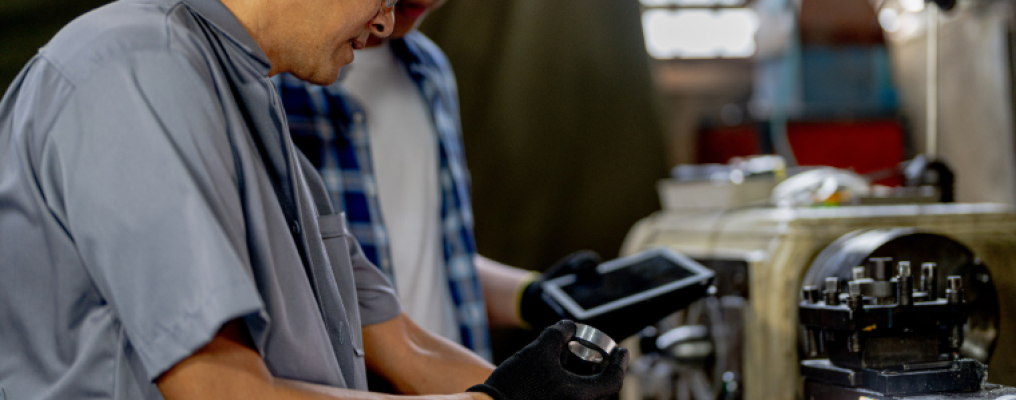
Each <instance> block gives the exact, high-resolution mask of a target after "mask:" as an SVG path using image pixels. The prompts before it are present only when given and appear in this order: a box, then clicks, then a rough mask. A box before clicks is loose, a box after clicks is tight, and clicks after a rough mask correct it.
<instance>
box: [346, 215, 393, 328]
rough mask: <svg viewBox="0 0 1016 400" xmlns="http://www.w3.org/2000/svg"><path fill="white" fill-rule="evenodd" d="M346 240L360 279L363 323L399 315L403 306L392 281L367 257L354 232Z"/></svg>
mask: <svg viewBox="0 0 1016 400" xmlns="http://www.w3.org/2000/svg"><path fill="white" fill-rule="evenodd" d="M346 240H347V242H348V243H349V260H350V261H351V262H352V264H353V278H354V279H355V280H356V298H357V302H358V303H359V307H360V323H361V324H362V325H374V324H379V323H382V322H385V321H388V320H390V319H392V318H395V317H397V316H398V315H399V313H401V312H402V306H401V304H400V303H399V296H398V294H397V293H395V289H394V288H393V286H392V283H391V281H389V280H388V277H386V276H385V274H384V273H382V272H381V269H380V268H378V267H377V266H375V265H374V264H373V263H371V262H370V260H368V259H367V256H366V255H364V254H363V249H362V248H360V243H359V242H357V241H356V238H354V237H353V235H349V234H347V235H346Z"/></svg>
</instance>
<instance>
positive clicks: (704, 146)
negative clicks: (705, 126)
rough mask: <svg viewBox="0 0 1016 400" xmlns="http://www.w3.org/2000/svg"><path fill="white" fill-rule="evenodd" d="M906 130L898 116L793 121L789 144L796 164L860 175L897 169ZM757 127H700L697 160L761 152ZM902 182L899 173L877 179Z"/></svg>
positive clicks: (722, 159) (890, 183)
mask: <svg viewBox="0 0 1016 400" xmlns="http://www.w3.org/2000/svg"><path fill="white" fill-rule="evenodd" d="M903 135H904V132H903V127H902V126H900V123H899V122H898V121H895V120H874V121H853V122H791V123H789V124H788V126H787V136H788V137H789V140H790V147H791V148H793V149H794V156H795V157H796V158H797V163H798V165H803V166H817V165H828V166H831V167H836V168H843V169H850V170H853V171H854V172H857V173H859V174H865V173H869V172H875V171H879V170H884V169H891V168H896V166H897V165H899V163H900V162H902V161H903V157H904V137H903ZM759 143H760V139H759V134H758V131H757V130H756V129H755V126H753V125H745V126H737V127H725V128H716V129H710V130H706V131H702V132H701V133H700V135H699V137H698V162H699V163H721V164H723V163H726V162H727V161H729V160H730V159H731V158H733V157H743V156H749V155H755V154H760V153H761V146H760V145H759ZM876 183H879V184H882V185H887V186H900V185H902V184H903V180H902V179H901V178H900V177H899V176H898V175H897V176H893V177H891V178H886V179H882V180H879V181H877V182H876Z"/></svg>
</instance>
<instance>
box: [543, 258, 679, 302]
mask: <svg viewBox="0 0 1016 400" xmlns="http://www.w3.org/2000/svg"><path fill="white" fill-rule="evenodd" d="M693 275H695V273H694V272H692V271H690V270H688V269H686V268H685V267H683V266H682V265H681V264H678V263H676V262H674V261H673V260H671V259H669V258H666V257H663V256H653V257H650V258H647V259H644V260H642V261H639V262H637V263H635V264H633V265H631V266H630V267H622V268H618V269H615V270H613V271H610V272H608V273H606V274H602V275H595V276H593V277H590V278H587V279H586V280H580V281H579V282H575V283H572V284H570V285H566V286H563V287H561V290H563V291H564V292H565V293H566V294H567V295H568V296H569V297H571V298H572V299H573V300H575V302H576V303H578V305H579V306H580V307H582V308H583V309H586V310H589V309H592V308H595V307H598V306H601V305H604V304H607V303H610V302H614V301H617V300H620V299H623V298H625V297H629V296H631V295H634V294H638V293H642V292H646V291H649V290H652V289H655V288H658V287H661V286H665V285H667V284H670V283H673V282H676V281H679V280H681V279H684V278H687V277H690V276H693Z"/></svg>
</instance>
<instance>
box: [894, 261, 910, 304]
mask: <svg viewBox="0 0 1016 400" xmlns="http://www.w3.org/2000/svg"><path fill="white" fill-rule="evenodd" d="M897 271H898V273H897V276H896V304H899V305H900V306H904V307H906V306H910V305H913V304H914V277H913V276H912V275H911V274H910V262H909V261H900V263H899V265H898V266H897Z"/></svg>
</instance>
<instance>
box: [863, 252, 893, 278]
mask: <svg viewBox="0 0 1016 400" xmlns="http://www.w3.org/2000/svg"><path fill="white" fill-rule="evenodd" d="M892 263H893V258H892V257H872V258H869V259H868V266H869V267H871V278H872V279H874V280H876V281H884V280H888V279H889V270H888V268H889V267H890V266H892Z"/></svg>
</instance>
